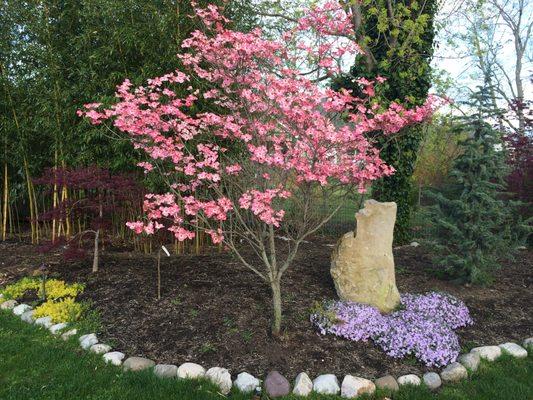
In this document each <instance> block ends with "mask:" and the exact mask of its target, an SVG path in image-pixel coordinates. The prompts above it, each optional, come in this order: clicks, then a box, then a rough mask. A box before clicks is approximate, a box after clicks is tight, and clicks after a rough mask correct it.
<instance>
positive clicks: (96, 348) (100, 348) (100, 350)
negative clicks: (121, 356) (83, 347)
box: [89, 343, 111, 354]
mask: <svg viewBox="0 0 533 400" xmlns="http://www.w3.org/2000/svg"><path fill="white" fill-rule="evenodd" d="M89 350H90V351H91V352H93V353H96V354H105V353H109V352H110V351H111V346H109V345H107V344H103V343H96V344H93V345H92V346H91V347H90V348H89Z"/></svg>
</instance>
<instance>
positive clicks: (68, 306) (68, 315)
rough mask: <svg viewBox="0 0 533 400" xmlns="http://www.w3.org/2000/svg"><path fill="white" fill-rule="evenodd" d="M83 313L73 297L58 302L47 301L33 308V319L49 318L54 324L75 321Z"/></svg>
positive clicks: (80, 305) (81, 307)
mask: <svg viewBox="0 0 533 400" xmlns="http://www.w3.org/2000/svg"><path fill="white" fill-rule="evenodd" d="M82 312H83V306H82V304H81V303H78V302H76V300H75V299H74V298H73V297H65V298H64V299H60V300H48V301H46V302H44V303H43V304H41V305H40V306H38V307H37V308H35V311H34V313H33V316H34V318H40V317H46V316H49V317H51V318H52V321H53V322H55V323H59V322H73V321H77V320H78V319H79V318H80V317H81V314H82Z"/></svg>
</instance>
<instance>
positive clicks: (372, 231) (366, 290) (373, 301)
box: [331, 200, 400, 312]
mask: <svg viewBox="0 0 533 400" xmlns="http://www.w3.org/2000/svg"><path fill="white" fill-rule="evenodd" d="M355 217H356V221H357V225H356V232H348V233H347V234H345V235H344V236H343V237H342V238H341V239H340V241H339V242H338V243H337V246H336V247H335V250H334V251H333V254H332V257H331V276H332V277H333V281H334V282H335V288H336V289H337V294H338V295H339V297H340V298H341V300H348V301H355V302H358V303H364V304H369V305H372V306H374V307H377V308H378V309H379V310H380V311H382V312H390V311H392V310H394V309H395V308H396V306H397V305H398V304H399V302H400V293H399V292H398V289H397V288H396V276H395V274H394V257H393V255H392V240H393V233H394V223H395V222H396V203H394V202H390V203H381V202H378V201H376V200H367V201H365V207H364V208H363V209H361V210H359V212H357V214H356V215H355Z"/></svg>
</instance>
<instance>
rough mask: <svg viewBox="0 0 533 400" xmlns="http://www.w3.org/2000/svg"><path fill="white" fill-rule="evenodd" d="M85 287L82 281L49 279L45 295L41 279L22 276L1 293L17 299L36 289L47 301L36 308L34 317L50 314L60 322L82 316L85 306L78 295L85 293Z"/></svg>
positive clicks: (6, 296) (53, 319) (54, 320)
mask: <svg viewBox="0 0 533 400" xmlns="http://www.w3.org/2000/svg"><path fill="white" fill-rule="evenodd" d="M84 289H85V287H84V285H83V284H81V283H72V284H68V283H65V282H64V281H61V280H58V279H49V280H46V281H45V285H44V296H43V285H42V281H41V280H39V279H35V278H22V279H21V280H19V281H18V282H15V283H13V284H11V285H7V286H6V287H5V289H4V290H2V291H0V293H2V294H3V295H4V298H6V299H8V300H9V299H13V300H17V299H20V298H22V297H24V296H25V295H27V294H28V292H29V291H32V290H33V291H35V292H36V295H37V296H38V297H39V298H40V299H42V298H43V297H44V298H45V299H46V301H45V302H44V303H42V304H41V305H39V306H38V307H36V308H35V311H34V314H33V316H34V318H40V317H45V316H50V317H52V321H53V322H56V323H59V322H72V321H76V320H78V319H79V318H80V317H81V314H82V313H83V311H84V307H83V305H82V304H81V303H79V302H76V297H77V296H78V295H79V294H81V293H83V290H84Z"/></svg>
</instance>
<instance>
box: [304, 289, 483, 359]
mask: <svg viewBox="0 0 533 400" xmlns="http://www.w3.org/2000/svg"><path fill="white" fill-rule="evenodd" d="M400 303H401V304H400V309H399V310H398V311H395V312H392V313H390V314H387V315H382V314H381V313H380V312H379V310H377V309H376V308H374V307H372V306H369V305H365V304H359V303H354V302H349V301H337V302H328V303H325V304H324V305H323V306H322V308H321V309H320V310H318V311H316V312H314V313H313V314H312V315H311V322H312V323H313V324H314V325H315V326H316V327H317V328H318V330H319V332H320V333H321V334H323V335H325V334H328V333H329V334H333V335H336V336H339V337H342V338H345V339H348V340H353V341H365V342H366V341H368V340H369V339H372V340H373V341H374V343H375V344H377V345H378V346H379V347H381V349H382V350H383V351H384V352H385V353H386V354H387V355H389V356H390V357H394V358H401V357H405V356H408V355H413V356H415V357H416V358H417V359H419V360H420V361H421V362H423V363H424V364H425V365H427V366H430V367H442V366H445V365H448V364H449V363H451V362H453V361H455V360H456V359H457V356H458V355H459V351H460V346H459V339H458V337H457V335H456V334H455V332H454V329H457V328H460V327H464V326H467V325H471V324H472V323H473V320H472V318H471V317H470V313H469V311H468V308H467V307H466V305H465V304H464V303H463V302H462V301H460V300H458V299H456V298H455V297H453V296H450V295H448V294H445V293H437V292H430V293H425V294H408V293H407V294H404V295H402V296H401V300H400Z"/></svg>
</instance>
